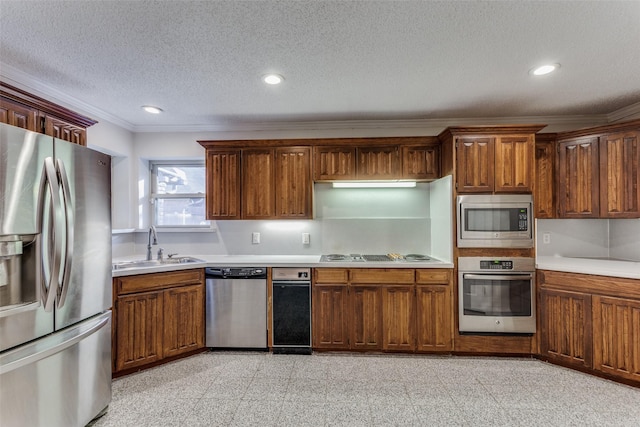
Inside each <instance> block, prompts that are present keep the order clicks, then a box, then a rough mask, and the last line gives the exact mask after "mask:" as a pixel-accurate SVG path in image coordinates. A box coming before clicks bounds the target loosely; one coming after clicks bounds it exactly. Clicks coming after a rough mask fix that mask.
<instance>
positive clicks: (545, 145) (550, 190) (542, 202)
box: [533, 134, 556, 218]
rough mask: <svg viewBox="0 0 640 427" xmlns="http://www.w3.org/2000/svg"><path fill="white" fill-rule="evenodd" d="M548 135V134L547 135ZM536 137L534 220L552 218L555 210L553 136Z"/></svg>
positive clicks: (554, 152)
mask: <svg viewBox="0 0 640 427" xmlns="http://www.w3.org/2000/svg"><path fill="white" fill-rule="evenodd" d="M547 135H548V134H547ZM547 135H545V136H540V135H536V143H535V178H534V181H535V186H534V191H533V206H534V211H535V213H534V216H535V218H554V217H555V216H556V209H555V191H554V189H555V156H556V149H555V147H556V145H555V136H554V135H549V136H547Z"/></svg>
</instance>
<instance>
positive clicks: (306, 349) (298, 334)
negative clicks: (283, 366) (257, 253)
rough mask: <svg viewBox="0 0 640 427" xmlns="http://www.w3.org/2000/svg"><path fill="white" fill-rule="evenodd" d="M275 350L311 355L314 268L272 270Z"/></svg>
mask: <svg viewBox="0 0 640 427" xmlns="http://www.w3.org/2000/svg"><path fill="white" fill-rule="evenodd" d="M271 276H272V281H271V286H272V300H273V301H272V325H271V326H272V329H271V330H272V333H273V352H274V353H297V354H311V269H310V268H274V269H272V270H271Z"/></svg>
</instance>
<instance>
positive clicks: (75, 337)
mask: <svg viewBox="0 0 640 427" xmlns="http://www.w3.org/2000/svg"><path fill="white" fill-rule="evenodd" d="M110 319H111V312H108V313H107V314H106V315H105V314H103V315H102V316H99V317H98V318H96V319H94V320H93V322H91V323H89V324H87V325H82V326H81V327H80V328H72V329H69V330H67V331H65V332H63V334H64V335H63V336H62V340H61V342H59V343H57V344H56V345H54V346H53V347H49V348H47V349H46V350H44V351H43V350H42V347H41V345H38V344H37V343H35V344H31V345H29V347H26V348H24V349H18V350H16V352H9V353H7V354H6V355H3V356H0V375H1V374H6V373H7V372H11V371H13V370H15V369H18V368H21V367H23V366H27V365H30V364H32V363H35V362H37V361H39V360H42V359H46V358H47V357H50V356H53V355H54V354H56V353H60V352H61V351H63V350H65V349H67V348H69V347H71V346H73V345H74V344H76V343H78V342H80V341H82V340H83V339H85V338H86V337H88V336H90V335H93V334H94V333H95V332H97V331H98V330H100V329H101V328H102V327H104V326H105V325H106V324H107V323H109V320H110ZM18 352H19V353H18Z"/></svg>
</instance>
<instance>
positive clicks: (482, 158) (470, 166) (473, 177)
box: [456, 136, 495, 193]
mask: <svg viewBox="0 0 640 427" xmlns="http://www.w3.org/2000/svg"><path fill="white" fill-rule="evenodd" d="M494 145H495V138H493V137H488V136H482V137H462V138H458V140H457V143H456V149H457V157H456V158H457V161H456V187H457V189H458V192H460V193H492V192H493V190H494V188H495V186H494V164H495V162H494V159H495V148H494Z"/></svg>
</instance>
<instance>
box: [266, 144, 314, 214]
mask: <svg viewBox="0 0 640 427" xmlns="http://www.w3.org/2000/svg"><path fill="white" fill-rule="evenodd" d="M275 185H276V189H275V197H276V216H277V217H278V218H292V219H295V218H312V217H313V212H312V194H313V191H312V189H313V183H312V181H311V148H310V147H292V148H276V180H275Z"/></svg>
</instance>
